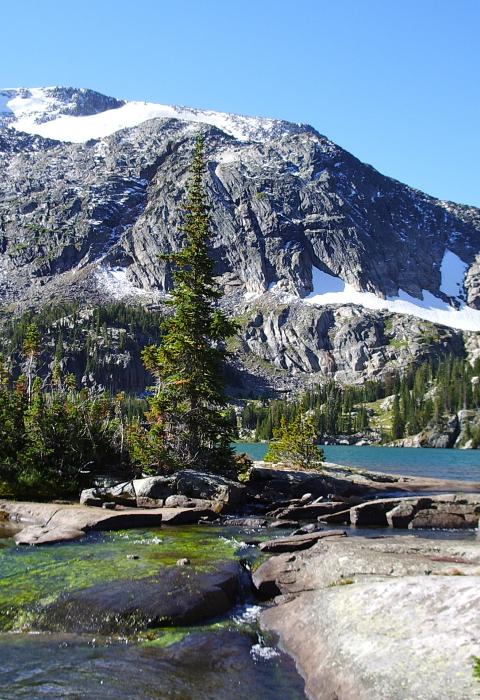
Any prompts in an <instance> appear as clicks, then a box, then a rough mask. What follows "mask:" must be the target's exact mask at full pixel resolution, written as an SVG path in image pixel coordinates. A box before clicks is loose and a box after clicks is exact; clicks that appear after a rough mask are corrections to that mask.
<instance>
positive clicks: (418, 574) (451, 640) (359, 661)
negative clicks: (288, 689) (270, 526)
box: [254, 537, 480, 700]
mask: <svg viewBox="0 0 480 700" xmlns="http://www.w3.org/2000/svg"><path fill="white" fill-rule="evenodd" d="M262 568H263V571H262ZM479 577H480V548H479V545H478V543H477V542H470V541H456V542H455V541H448V540H444V541H441V540H422V539H420V538H414V537H388V538H382V539H367V538H362V537H352V538H346V539H343V540H342V539H338V538H337V539H334V538H332V539H328V540H322V541H320V542H318V543H317V544H316V545H315V546H314V547H313V548H312V549H309V550H307V551H306V552H299V553H298V554H296V555H295V556H292V555H286V554H284V555H280V556H278V557H273V558H272V559H270V560H269V561H268V562H266V563H265V564H263V565H262V566H261V567H260V568H259V569H258V570H257V571H256V572H255V574H254V579H256V583H257V587H258V588H259V590H261V591H263V592H264V593H265V592H273V594H275V593H276V592H277V591H279V592H280V593H281V594H282V595H281V596H279V597H278V599H277V600H278V601H279V604H278V605H277V606H275V607H273V608H269V609H267V610H266V611H265V612H263V613H262V616H261V621H262V625H264V626H265V627H267V628H268V629H270V630H273V631H275V632H277V633H278V634H279V635H280V638H281V642H282V644H283V646H284V648H285V649H286V650H287V651H289V652H290V653H291V654H293V655H294V657H295V658H296V660H297V664H298V666H299V668H300V670H301V672H302V673H303V675H304V676H305V678H306V682H307V692H308V694H309V697H311V698H312V699H313V700H371V699H372V698H375V699H378V700H406V699H407V698H412V699H415V700H440V699H441V700H447V699H448V700H470V699H471V698H474V697H477V695H478V691H479V687H478V681H477V680H476V679H475V678H474V677H473V662H472V656H474V655H477V656H478V655H479V654H480V618H479V616H478V609H479V606H480V585H479V581H480V578H479ZM292 596H293V597H292Z"/></svg>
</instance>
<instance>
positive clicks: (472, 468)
mask: <svg viewBox="0 0 480 700" xmlns="http://www.w3.org/2000/svg"><path fill="white" fill-rule="evenodd" d="M321 447H322V449H323V450H324V452H325V460H326V461H327V462H335V463H336V464H346V465H348V466H350V467H357V468H360V469H369V470H370V471H374V472H375V471H376V472H383V473H385V474H405V475H407V476H425V477H430V478H435V479H460V480H462V481H478V482H480V450H442V449H435V448H428V449H427V448H424V449H420V448H415V447H401V448H400V447H380V446H378V447H371V446H363V447H360V446H357V445H321ZM235 448H236V450H237V451H238V452H246V453H247V454H248V455H250V456H251V457H252V459H260V460H261V459H263V458H264V456H265V453H266V451H267V448H268V445H267V444H266V443H261V442H257V443H248V442H237V443H235Z"/></svg>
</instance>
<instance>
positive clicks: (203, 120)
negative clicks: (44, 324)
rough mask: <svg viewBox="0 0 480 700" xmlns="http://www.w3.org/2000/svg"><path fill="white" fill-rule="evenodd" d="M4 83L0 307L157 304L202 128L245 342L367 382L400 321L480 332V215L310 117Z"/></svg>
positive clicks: (220, 250)
mask: <svg viewBox="0 0 480 700" xmlns="http://www.w3.org/2000/svg"><path fill="white" fill-rule="evenodd" d="M0 95H1V97H2V100H3V101H2V102H1V103H0V112H1V114H0V127H1V126H2V125H3V128H0V303H3V304H13V305H20V306H25V305H34V306H40V305H42V304H44V303H51V301H52V300H55V299H56V300H58V299H61V298H65V297H67V298H75V299H78V298H80V299H88V300H90V301H92V300H93V301H102V302H103V301H108V300H112V299H114V300H119V299H127V300H135V301H136V302H139V301H140V302H142V303H144V302H156V303H158V302H161V300H162V299H163V298H164V297H165V294H167V293H168V291H169V289H170V286H171V271H170V270H169V269H168V268H167V267H166V266H165V264H164V263H163V262H162V261H161V260H160V258H159V253H162V252H170V251H172V250H176V249H178V248H179V247H180V246H181V245H182V234H181V206H180V203H181V202H182V201H183V199H184V197H185V190H186V183H187V178H188V169H189V165H190V162H191V158H192V152H193V146H194V140H195V136H196V134H197V133H198V125H199V124H202V125H203V127H202V128H203V129H204V131H205V136H206V155H207V160H208V171H207V177H206V187H207V189H208V194H209V198H210V200H211V203H212V233H213V240H212V247H213V255H214V258H215V261H216V269H217V274H218V279H219V281H220V283H221V284H222V285H223V288H224V290H225V294H226V297H225V304H226V306H227V307H228V308H229V309H230V310H231V312H232V313H234V314H236V315H237V314H240V315H241V316H242V318H243V319H245V329H244V336H243V341H242V342H243V348H244V349H245V351H246V352H249V353H251V354H254V355H256V356H257V357H260V358H261V360H262V362H269V363H271V364H273V365H275V366H277V367H278V368H280V369H283V370H287V371H288V372H289V373H290V374H292V373H295V372H305V373H309V372H310V373H311V372H314V373H319V374H328V373H332V374H336V375H338V376H341V377H342V378H343V377H349V376H351V375H352V374H353V376H355V377H357V376H365V375H369V374H372V373H373V374H375V373H378V372H381V371H383V369H384V368H385V367H386V366H387V365H388V363H389V362H390V359H391V357H393V356H395V357H398V356H399V354H401V353H400V352H399V348H403V347H404V344H406V345H408V340H407V338H405V339H404V338H403V337H402V339H401V340H399V339H398V338H396V337H392V335H391V334H390V330H389V328H390V325H389V321H388V319H389V318H396V317H397V316H401V317H402V318H404V319H406V321H405V323H407V325H408V323H409V319H411V318H414V319H416V321H415V323H416V327H417V328H418V332H417V336H418V338H419V340H418V342H417V341H416V347H417V346H418V347H419V348H421V346H422V342H421V339H422V337H423V336H422V333H423V334H424V337H425V338H426V337H428V338H430V337H435V338H437V336H438V333H437V332H436V331H435V333H433V335H432V332H431V331H430V330H428V329H429V328H430V325H433V326H435V327H437V326H438V327H442V326H443V327H449V328H453V329H458V331H459V332H460V331H462V332H472V331H475V332H478V331H479V330H480V211H479V210H478V209H476V208H475V207H468V206H463V205H458V204H454V203H452V202H444V201H440V200H436V199H435V198H433V197H430V196H428V195H426V194H424V193H422V192H419V191H418V190H415V189H412V188H410V187H408V186H407V185H404V184H402V183H400V182H398V181H396V180H393V179H391V178H388V177H385V176H383V175H382V174H381V173H379V172H378V171H376V170H375V169H374V168H372V167H371V166H369V165H366V164H365V163H362V162H360V161H359V160H358V159H357V158H355V157H354V156H353V155H351V154H350V153H348V152H346V151H345V150H343V149H342V148H341V147H340V146H337V145H336V144H334V143H332V142H331V141H330V140H329V139H328V138H326V137H324V136H321V135H320V134H319V133H318V132H317V131H315V129H313V128H312V127H309V126H305V125H298V124H292V123H289V122H284V121H281V120H275V119H267V118H257V117H246V116H241V115H231V114H226V113H220V112H213V111H207V110H198V109H192V108H183V107H175V106H169V105H159V104H154V103H148V102H125V101H122V100H116V99H114V98H109V97H105V96H103V95H99V94H98V93H95V92H93V91H89V90H77V89H74V88H32V89H15V90H3V91H0ZM2 115H3V116H2ZM2 120H3V121H2ZM247 319H248V320H247ZM422 324H423V325H422ZM427 324H429V325H427ZM401 325H402V324H401ZM395 327H396V326H395ZM402 328H404V324H403V325H402ZM425 329H427V330H425ZM402 332H403V331H402ZM457 335H458V334H457ZM442 337H443V336H442ZM448 337H449V338H450V335H449V336H448ZM457 340H458V339H457V336H455V338H454V340H453V341H452V342H451V343H450V347H459V344H458V343H457ZM397 341H398V343H400V345H398V346H397V345H396V343H397ZM449 342H450V341H449ZM442 343H443V341H442ZM452 343H453V345H452ZM443 344H444V345H445V346H446V341H445V343H443ZM340 345H341V346H342V348H344V350H342V352H343V353H344V354H343V355H342V357H340V354H341V353H340V351H339V349H338V348H339V347H340ZM460 345H461V343H460ZM386 346H389V347H386ZM345 348H348V350H347V349H345ZM393 350H395V352H393V355H392V351H393ZM402 352H403V351H402ZM415 352H417V351H415ZM419 352H420V350H419ZM422 352H423V349H422ZM417 354H418V353H417Z"/></svg>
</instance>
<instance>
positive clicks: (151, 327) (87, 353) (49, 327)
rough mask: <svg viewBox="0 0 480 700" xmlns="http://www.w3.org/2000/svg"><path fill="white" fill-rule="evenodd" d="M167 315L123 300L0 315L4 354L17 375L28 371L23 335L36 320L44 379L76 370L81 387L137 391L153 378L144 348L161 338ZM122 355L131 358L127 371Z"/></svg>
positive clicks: (39, 365) (40, 366)
mask: <svg viewBox="0 0 480 700" xmlns="http://www.w3.org/2000/svg"><path fill="white" fill-rule="evenodd" d="M164 316H165V314H164V313H161V312H159V311H157V310H152V309H144V308H142V307H135V306H127V305H126V304H123V303H120V302H117V303H112V304H107V305H104V306H97V307H84V308H79V306H78V305H77V304H73V303H64V304H59V305H57V306H52V307H45V308H43V309H41V310H40V311H38V312H35V313H34V312H27V313H25V314H23V315H22V316H20V317H12V318H9V317H6V316H5V315H4V316H3V318H2V315H1V313H0V352H2V354H3V355H4V357H6V358H8V359H9V362H10V364H11V366H12V372H13V374H14V375H15V376H19V374H20V373H21V372H22V371H25V366H24V356H23V353H22V348H23V344H24V341H25V337H26V335H27V332H28V328H29V326H31V325H32V324H35V326H36V327H37V328H38V331H39V333H40V336H41V338H42V353H41V356H39V357H38V358H37V359H36V364H37V365H38V367H37V368H36V369H37V371H38V373H39V375H40V376H41V377H42V378H43V379H44V380H46V381H50V379H51V375H52V373H53V372H54V370H55V369H56V370H58V368H60V369H61V370H62V371H63V372H64V373H68V372H72V373H74V374H75V377H76V380H77V383H78V384H79V385H80V384H83V385H84V386H98V385H101V386H103V387H106V388H108V389H109V390H110V391H118V390H126V391H130V392H139V391H142V389H143V388H144V387H145V386H146V385H147V384H148V382H149V377H148V373H147V372H146V371H145V370H144V369H143V367H142V364H141V361H140V351H141V348H142V347H143V346H145V345H149V344H151V343H157V342H159V340H160V337H161V334H160V330H159V326H160V324H161V322H162V320H163V318H164ZM121 353H127V357H128V356H129V357H130V358H131V360H130V362H129V365H128V368H127V372H126V371H125V367H124V365H123V363H122V362H119V363H117V362H116V358H117V356H118V354H121Z"/></svg>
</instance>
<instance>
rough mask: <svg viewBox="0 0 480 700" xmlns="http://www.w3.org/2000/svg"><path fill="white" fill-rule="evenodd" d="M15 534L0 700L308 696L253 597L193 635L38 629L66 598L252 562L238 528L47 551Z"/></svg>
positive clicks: (132, 534) (5, 535) (2, 535)
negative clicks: (187, 570) (178, 567)
mask: <svg viewBox="0 0 480 700" xmlns="http://www.w3.org/2000/svg"><path fill="white" fill-rule="evenodd" d="M11 534H12V529H11V528H6V527H5V526H4V525H2V529H1V530H0V660H1V663H0V698H1V700H11V699H13V698H15V699H16V698H25V699H26V698H28V699H29V700H35V699H37V698H49V699H50V700H52V699H55V700H56V699H57V698H75V699H77V698H91V699H92V700H97V699H98V700H103V698H116V700H123V699H125V700H127V698H128V700H132V699H133V698H135V700H153V699H157V698H158V699H159V700H160V699H161V700H190V699H192V700H193V699H194V698H195V700H227V699H228V700H230V699H231V700H237V699H238V700H243V699H244V698H245V697H248V698H249V700H279V699H283V698H285V699H287V698H288V700H300V699H301V698H304V697H305V695H304V691H303V681H302V679H301V678H300V677H299V675H298V674H297V672H296V670H295V668H294V665H293V662H292V661H291V660H290V659H289V658H288V657H287V656H285V655H284V654H283V653H281V652H280V651H279V650H278V649H276V648H275V646H274V643H273V641H272V640H268V639H264V638H263V637H262V635H261V633H260V632H259V628H258V625H257V622H256V618H257V615H258V612H259V610H260V608H259V607H258V605H256V604H255V603H254V601H252V600H249V593H248V591H246V592H245V595H244V599H243V601H242V602H241V603H239V604H238V605H237V607H236V608H234V609H233V610H232V611H231V613H229V614H227V615H225V616H223V617H221V618H219V619H215V620H213V621H211V622H209V623H208V624H204V625H196V626H194V627H189V628H185V627H182V628H180V627H177V628H168V629H167V628H160V629H149V630H147V631H138V632H136V633H135V634H130V635H117V636H111V637H101V636H99V635H91V634H90V635H87V634H66V633H62V632H56V633H49V634H47V633H43V632H39V631H36V621H37V620H38V617H39V615H40V613H41V611H42V609H44V608H45V606H47V605H48V604H50V603H52V602H53V601H55V600H56V599H57V598H58V596H59V595H61V594H62V593H64V592H65V591H73V590H77V589H82V588H86V587H89V586H91V585H92V584H98V583H102V582H105V585H106V586H108V583H109V582H110V581H116V580H125V579H129V580H130V579H141V578H144V577H148V576H150V575H153V574H155V573H156V572H158V570H159V569H160V568H161V567H165V566H173V565H174V564H175V562H176V561H177V560H178V559H179V558H183V557H186V558H188V559H190V561H191V563H192V567H196V568H197V567H201V568H203V569H205V570H209V569H210V568H215V565H216V564H217V563H219V562H224V561H225V560H232V559H243V560H244V559H247V560H252V559H253V558H255V557H256V556H258V550H256V549H255V548H252V547H248V546H247V545H245V544H244V543H243V542H242V536H244V535H245V536H246V533H245V532H242V531H241V530H239V529H238V528H236V529H235V530H233V529H232V528H217V527H213V526H208V525H207V526H199V527H189V528H186V527H184V528H177V529H175V528H163V529H155V530H129V531H123V532H115V533H92V534H90V535H89V536H87V537H86V538H85V539H84V540H82V541H80V542H77V543H68V544H59V545H53V546H48V547H43V548H41V547H40V548H34V547H29V548H18V547H16V546H15V545H14V542H13V540H12V539H11ZM250 536H251V535H250ZM133 556H135V557H138V558H135V559H133V558H132V557H133Z"/></svg>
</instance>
